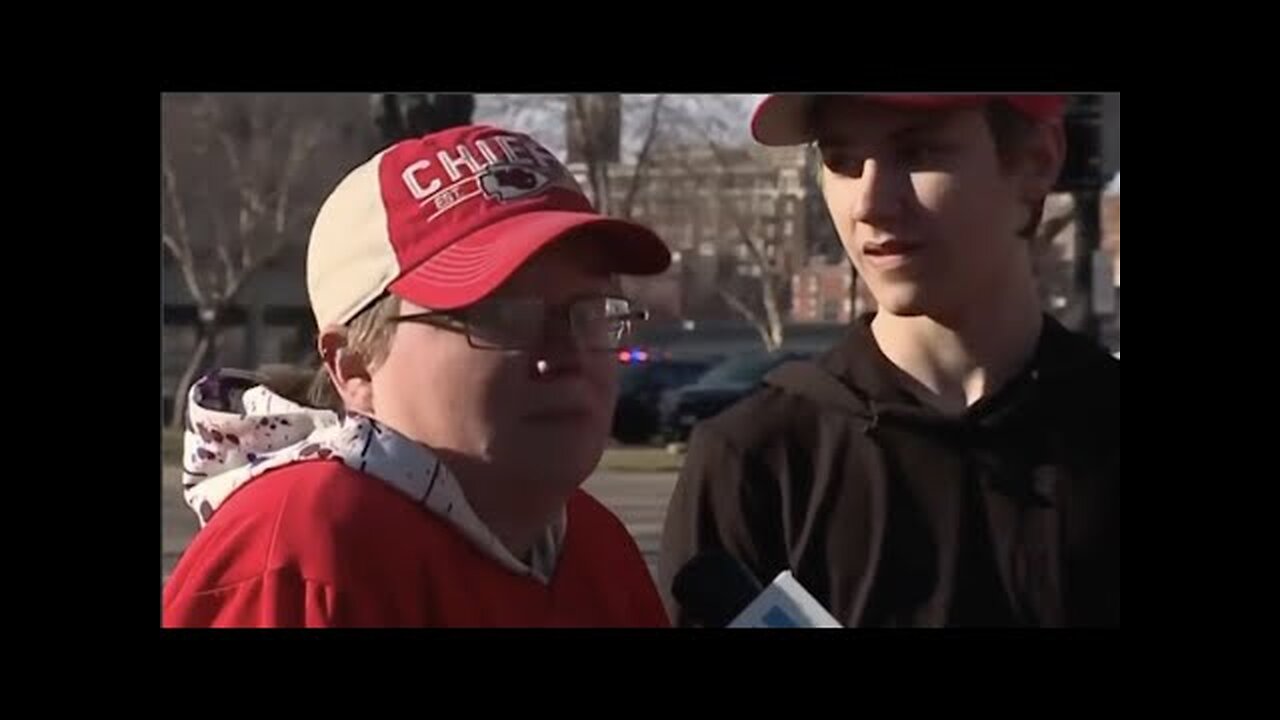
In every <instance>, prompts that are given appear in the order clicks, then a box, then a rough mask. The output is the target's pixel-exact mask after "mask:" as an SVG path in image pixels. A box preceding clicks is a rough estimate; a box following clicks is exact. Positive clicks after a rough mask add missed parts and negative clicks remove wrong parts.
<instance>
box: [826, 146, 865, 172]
mask: <svg viewBox="0 0 1280 720" xmlns="http://www.w3.org/2000/svg"><path fill="white" fill-rule="evenodd" d="M822 163H823V164H824V165H826V166H827V169H828V170H830V171H831V172H833V173H836V174H838V175H848V176H850V177H857V176H859V175H861V174H862V165H863V158H861V157H859V156H857V155H855V154H853V153H848V152H838V151H836V152H828V153H823V155H822Z"/></svg>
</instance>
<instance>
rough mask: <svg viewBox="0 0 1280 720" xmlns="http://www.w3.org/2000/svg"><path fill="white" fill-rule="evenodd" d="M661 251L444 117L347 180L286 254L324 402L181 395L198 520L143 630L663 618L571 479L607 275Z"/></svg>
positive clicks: (599, 415) (610, 316) (247, 384)
mask: <svg viewBox="0 0 1280 720" xmlns="http://www.w3.org/2000/svg"><path fill="white" fill-rule="evenodd" d="M669 262H670V255H669V253H668V251H667V248H666V246H665V245H664V244H663V243H662V242H661V240H659V239H658V237H657V236H655V235H654V234H653V233H652V232H650V231H649V230H646V229H644V228H642V227H640V226H637V225H632V224H629V223H624V222H621V221H617V220H612V219H607V218H604V217H602V216H600V215H598V214H596V213H594V212H593V210H592V208H591V205H590V203H589V202H588V200H587V199H586V197H585V196H584V195H583V194H582V192H581V190H580V189H579V187H578V185H577V183H576V182H575V181H574V180H573V178H572V176H571V175H570V174H569V173H568V171H567V170H566V169H565V168H564V167H563V166H562V165H561V164H560V163H559V162H558V161H557V160H556V158H555V157H554V156H553V155H551V154H550V153H549V152H547V151H546V150H545V149H543V148H542V147H541V146H539V145H538V144H537V143H536V142H534V141H533V140H532V139H530V138H528V137H526V136H523V135H519V134H516V133H512V132H506V131H503V130H499V129H496V128H491V127H484V126H467V127H460V128H454V129H450V130H446V131H443V132H439V133H436V134H432V135H428V136H426V137H423V138H421V139H419V140H411V141H405V142H401V143H398V144H396V145H394V146H392V147H390V148H389V149H387V150H385V151H383V152H381V153H379V154H378V155H376V156H375V157H374V158H373V159H371V160H369V161H368V162H367V163H365V164H364V165H362V166H360V167H359V168H357V169H355V170H354V171H353V172H352V173H351V174H350V175H348V176H347V177H346V178H345V179H344V180H343V181H342V182H341V183H340V184H339V185H338V187H337V189H336V190H334V192H333V194H332V195H331V196H330V197H329V199H328V200H327V201H326V202H325V204H324V206H323V207H322V208H321V209H320V212H319V215H318V217H317V219H316V222H315V227H314V229H313V231H312V235H311V240H310V246H309V249H308V257H307V288H308V293H309V295H310V301H311V307H312V310H313V311H314V314H315V317H316V322H317V323H318V327H319V329H320V331H321V332H320V341H319V346H320V347H319V349H320V353H321V355H322V358H323V361H324V368H325V373H326V376H327V377H326V383H325V384H326V385H327V386H329V389H331V390H332V391H334V392H336V394H337V396H338V397H339V398H340V403H339V405H340V408H339V412H333V411H330V410H322V409H316V408H310V407H304V406H302V405H298V404H295V403H293V402H290V401H289V400H286V399H285V398H283V397H280V396H278V395H275V394H273V393H272V392H271V391H269V390H268V389H267V388H266V387H263V386H261V385H255V384H254V383H253V381H252V380H245V379H244V378H243V377H242V376H237V375H234V374H227V373H221V374H215V375H213V376H211V377H209V378H207V379H206V380H204V381H203V382H201V383H198V384H197V385H196V386H195V387H194V388H193V390H192V392H191V403H190V406H191V410H190V418H189V429H188V433H187V436H186V457H185V462H186V463H187V465H186V469H185V477H184V483H185V484H186V486H187V487H186V498H187V501H188V503H189V504H190V505H191V506H192V508H193V509H194V510H195V511H196V512H197V514H198V515H199V516H200V519H201V523H202V525H203V528H202V529H201V530H200V532H199V533H198V534H197V535H196V537H195V538H194V540H193V542H192V544H191V546H190V547H189V548H188V550H187V552H186V553H185V555H184V556H183V558H182V559H181V561H180V562H179V563H178V566H177V568H176V569H175V571H174V573H173V575H172V577H171V579H170V580H169V583H168V584H167V586H166V587H165V588H164V601H163V622H164V625H166V626H204V627H208V626H259V627H279V626H309V627H335V626H345V627H352V626H433V627H441V626H469V627H477V626H573V625H577V626H656V627H661V626H664V625H666V624H667V620H666V615H665V613H664V611H663V608H662V604H661V600H660V599H659V597H658V593H657V591H656V588H655V587H654V586H653V583H652V580H651V579H650V577H649V574H648V571H647V569H646V567H645V564H644V561H643V559H642V558H641V556H640V553H639V551H638V550H637V548H636V545H635V543H634V542H633V541H632V539H631V537H630V535H629V534H628V533H627V531H626V529H625V528H624V527H623V525H622V524H621V523H620V522H619V521H618V519H617V518H616V517H614V516H613V515H612V514H611V513H610V512H609V511H608V510H606V509H605V508H604V507H603V506H602V505H600V504H599V503H598V502H596V501H595V500H594V499H592V498H591V497H590V496H589V495H587V494H586V493H585V492H583V491H582V490H581V489H579V485H581V484H582V482H583V481H585V480H586V479H587V477H588V476H589V475H590V473H591V472H592V471H593V470H594V468H595V466H596V464H597V463H598V462H599V459H600V456H601V453H602V452H603V449H604V446H605V442H606V438H607V436H608V431H609V427H610V422H611V418H612V410H613V405H614V401H615V396H616V393H617V381H616V377H615V373H616V370H617V361H616V359H615V356H616V353H615V352H614V351H616V349H617V348H618V347H619V345H620V343H622V341H623V338H624V336H625V335H626V333H627V332H628V330H629V328H630V324H631V322H632V321H633V320H635V319H638V318H640V317H642V313H641V312H640V311H638V310H637V309H635V308H634V307H633V306H632V303H631V302H630V301H629V300H627V299H626V298H625V297H622V296H621V295H620V294H619V289H618V281H617V274H618V273H629V274H650V273H658V272H661V271H663V270H664V269H665V268H666V267H667V265H668V264H669Z"/></svg>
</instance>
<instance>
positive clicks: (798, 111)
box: [751, 94, 1067, 146]
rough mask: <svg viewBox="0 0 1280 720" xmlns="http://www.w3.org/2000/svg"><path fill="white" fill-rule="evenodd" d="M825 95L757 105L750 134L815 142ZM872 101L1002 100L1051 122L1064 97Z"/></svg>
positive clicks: (953, 103)
mask: <svg viewBox="0 0 1280 720" xmlns="http://www.w3.org/2000/svg"><path fill="white" fill-rule="evenodd" d="M822 97H823V96H822V95H800V94H784V95H770V96H768V97H766V98H765V99H764V100H762V101H760V104H759V105H757V106H756V110H755V113H754V114H753V115H752V117H751V135H752V137H754V138H755V139H756V142H759V143H760V144H762V145H775V146H780V145H803V144H805V143H807V142H811V141H812V140H814V139H815V138H814V130H813V108H814V105H815V103H816V102H817V101H818V100H819V99H820V98H822ZM858 97H862V98H866V99H868V100H871V101H873V102H877V103H883V104H885V105H893V106H896V107H902V108H915V109H921V110H943V109H949V108H962V107H973V106H976V105H982V104H985V103H987V102H990V101H992V100H997V99H998V100H1003V101H1005V102H1006V103H1008V104H1009V105H1010V106H1011V107H1013V109H1015V110H1017V111H1018V112H1021V113H1022V114H1024V115H1026V116H1027V117H1029V118H1031V119H1032V120H1037V121H1048V120H1054V119H1056V118H1059V117H1061V116H1062V113H1063V111H1064V109H1065V108H1066V105H1067V98H1066V96H1065V95H908V94H885V95H859V96H858Z"/></svg>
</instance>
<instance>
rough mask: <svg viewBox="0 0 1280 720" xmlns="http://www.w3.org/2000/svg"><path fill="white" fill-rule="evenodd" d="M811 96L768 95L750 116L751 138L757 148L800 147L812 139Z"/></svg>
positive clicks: (812, 98) (813, 97)
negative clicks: (761, 146)
mask: <svg viewBox="0 0 1280 720" xmlns="http://www.w3.org/2000/svg"><path fill="white" fill-rule="evenodd" d="M814 99H815V96H813V95H792V94H788V95H770V96H768V97H766V98H765V99H764V100H761V101H760V104H759V105H757V106H756V110H755V112H754V113H753V114H752V116H751V136H752V137H753V138H755V139H756V142H758V143H760V144H761V145H770V146H774V147H781V146H785V145H803V144H805V143H807V142H809V141H811V140H813V126H812V122H811V119H812V118H811V116H812V109H813V102H814Z"/></svg>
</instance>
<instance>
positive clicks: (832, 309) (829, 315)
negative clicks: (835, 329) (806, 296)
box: [822, 300, 840, 321]
mask: <svg viewBox="0 0 1280 720" xmlns="http://www.w3.org/2000/svg"><path fill="white" fill-rule="evenodd" d="M822 319H823V320H829V321H836V320H839V319H840V303H839V302H838V301H836V300H828V301H826V302H824V303H822Z"/></svg>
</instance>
